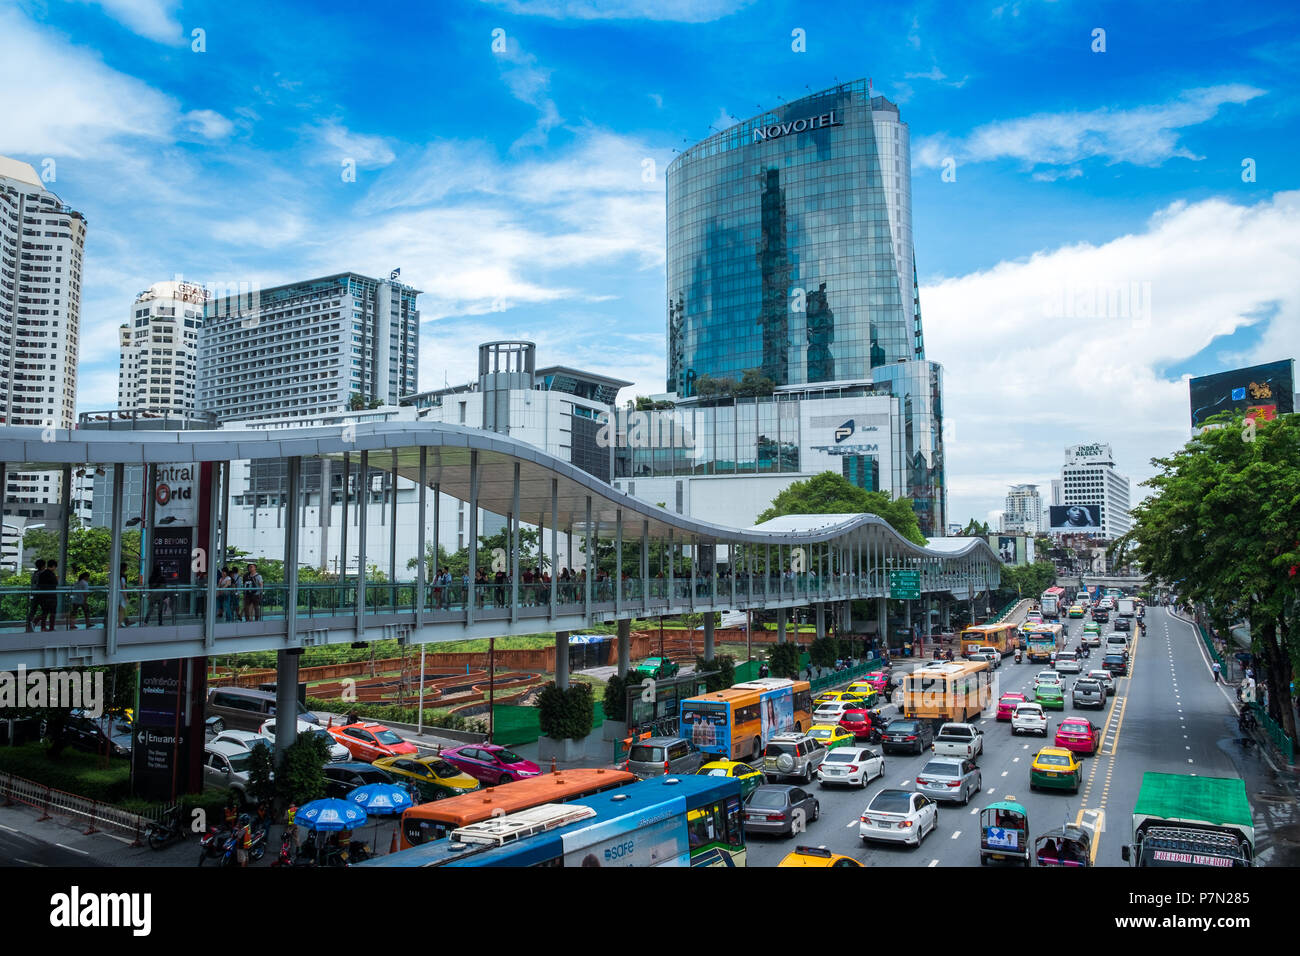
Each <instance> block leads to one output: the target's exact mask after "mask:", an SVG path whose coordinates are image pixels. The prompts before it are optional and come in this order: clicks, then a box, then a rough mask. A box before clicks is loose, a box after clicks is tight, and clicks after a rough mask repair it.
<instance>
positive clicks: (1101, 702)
mask: <svg viewBox="0 0 1300 956" xmlns="http://www.w3.org/2000/svg"><path fill="white" fill-rule="evenodd" d="M1070 702H1071V703H1072V704H1074V706H1075V707H1105V706H1106V688H1105V687H1103V686H1102V684H1101V681H1098V680H1096V679H1094V678H1092V677H1080V678H1079V679H1078V680H1077V681H1075V682H1074V686H1073V687H1072V688H1070Z"/></svg>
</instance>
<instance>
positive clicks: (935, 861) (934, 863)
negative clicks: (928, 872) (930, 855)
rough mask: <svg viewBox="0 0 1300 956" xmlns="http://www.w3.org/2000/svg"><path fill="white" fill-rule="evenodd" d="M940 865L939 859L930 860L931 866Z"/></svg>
mask: <svg viewBox="0 0 1300 956" xmlns="http://www.w3.org/2000/svg"><path fill="white" fill-rule="evenodd" d="M938 865H939V861H938V860H931V861H930V866H938Z"/></svg>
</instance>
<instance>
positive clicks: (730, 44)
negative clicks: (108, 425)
mask: <svg viewBox="0 0 1300 956" xmlns="http://www.w3.org/2000/svg"><path fill="white" fill-rule="evenodd" d="M1298 21H1300V14H1297V13H1295V12H1292V11H1290V10H1288V9H1287V8H1286V7H1285V6H1284V5H1273V4H1263V3H1259V4H1256V3H1237V4H1234V5H1233V6H1232V8H1231V11H1230V12H1225V11H1224V8H1223V7H1222V5H1211V4H1208V3H1179V4H1177V5H1168V4H1155V3H1151V4H1133V3H1122V4H1119V3H1117V4H1078V3H1070V2H1064V0H1062V2H1035V0H1007V2H984V3H980V2H974V3H968V4H938V3H935V4H914V5H897V6H894V7H890V8H884V7H880V6H877V5H866V4H862V3H836V2H818V3H795V2H779V0H778V2H745V0H665V2H651V0H610V2H601V0H482V2H475V0H460V2H457V0H436V2H431V3H414V2H412V3H397V2H378V3H370V4H356V3H351V2H349V3H342V2H338V0H326V2H312V3H308V2H301V3H276V4H273V5H272V4H265V3H258V4H253V3H247V2H243V0H226V2H221V3H215V2H184V3H182V2H179V0H39V2H38V0H16V2H8V3H0V89H4V90H5V92H6V101H7V106H6V111H5V112H4V113H0V153H3V154H5V155H9V156H13V157H16V158H19V159H23V160H26V161H28V162H30V163H32V164H33V165H34V166H36V167H37V168H38V169H40V168H42V164H43V163H44V162H45V161H46V160H50V159H52V160H53V161H54V167H53V168H54V169H55V170H56V178H55V181H54V182H53V183H51V184H50V185H51V188H53V189H54V191H55V192H57V193H59V195H60V196H61V197H62V198H63V199H64V201H65V202H68V203H69V204H71V205H73V206H74V207H76V208H78V209H81V210H82V211H84V212H85V213H86V215H87V217H88V219H89V233H88V242H87V250H86V256H87V265H86V274H85V288H84V293H83V300H84V304H83V313H82V326H83V336H82V342H83V352H82V363H81V369H80V384H79V401H80V404H81V406H82V407H83V408H90V407H105V406H107V405H111V404H113V402H114V401H115V397H116V375H117V346H116V333H115V329H116V327H117V326H118V325H119V324H120V323H121V322H122V321H124V320H125V318H126V316H127V312H128V309H129V306H130V302H131V299H132V297H133V296H134V295H135V293H137V292H138V291H140V290H142V289H144V288H146V287H148V286H149V285H150V284H152V283H153V282H155V281H159V280H161V279H168V278H172V277H174V276H175V275H177V274H180V275H183V276H184V277H186V278H188V279H193V280H197V281H200V282H205V281H212V282H237V281H246V282H247V281H251V282H258V283H260V284H262V285H263V286H269V285H273V284H277V283H280V282H284V281H290V280H293V279H298V278H304V277H308V276H315V275H322V274H327V273H330V272H335V271H342V270H345V269H356V270H359V271H362V272H366V273H369V274H386V273H387V272H388V270H390V269H392V268H395V267H399V266H400V267H401V269H402V278H403V279H404V280H406V281H408V282H411V283H412V284H414V285H416V286H417V287H418V288H421V289H423V290H425V295H424V296H423V297H422V299H421V306H422V310H423V313H424V318H425V322H424V325H423V328H422V332H421V335H422V361H421V367H420V385H421V387H423V388H433V387H438V386H441V385H442V384H443V382H444V378H445V379H446V380H449V381H451V382H456V381H464V380H466V379H467V378H468V377H469V376H470V375H471V373H472V363H473V361H474V351H473V348H474V346H475V345H477V343H478V342H480V341H484V340H486V339H489V338H501V337H527V338H532V339H535V340H536V341H537V342H538V343H539V347H540V350H541V355H540V356H539V358H540V360H541V361H542V362H544V363H549V362H564V363H566V364H572V365H578V366H584V367H590V368H592V369H594V370H599V371H604V372H608V373H611V374H615V375H619V376H621V377H624V378H628V379H632V380H634V381H635V382H636V383H637V385H638V388H637V389H636V391H639V392H651V391H657V390H660V389H662V387H663V385H662V383H663V379H664V310H663V301H664V295H665V292H664V209H663V169H664V168H665V166H666V165H667V163H668V162H669V161H671V159H672V156H673V150H674V149H675V148H681V147H683V146H685V145H687V144H689V143H692V142H695V141H697V140H699V139H702V138H704V137H705V136H707V135H709V134H710V132H711V129H710V127H711V126H712V127H717V128H721V127H724V126H726V125H729V124H731V123H733V122H736V121H738V120H741V119H745V118H747V117H749V116H751V115H753V114H755V113H758V112H760V111H762V110H763V109H766V108H770V107H772V106H774V105H777V104H779V103H780V101H781V98H784V99H787V100H789V99H795V98H797V97H798V96H800V95H801V94H804V93H806V92H808V91H809V90H818V89H822V88H824V87H827V86H830V85H832V84H833V83H834V82H835V81H836V80H837V79H838V80H841V81H842V80H848V79H854V78H857V77H862V76H869V77H871V78H872V79H873V81H874V84H875V88H876V90H877V92H880V93H883V94H885V95H886V96H889V97H890V98H891V99H893V100H895V101H896V102H898V103H899V105H900V108H901V110H902V116H903V119H904V120H905V121H906V122H907V123H908V124H909V126H910V128H911V131H912V138H913V156H912V159H913V177H914V178H913V216H914V233H915V240H916V257H917V266H918V270H919V274H920V277H921V280H922V292H921V305H922V311H923V315H924V317H925V325H926V345H927V352H928V357H930V358H932V359H934V360H937V361H939V362H942V363H944V365H945V369H946V396H947V402H948V438H949V462H948V470H949V480H950V489H951V491H950V507H951V512H952V514H953V517H954V518H956V519H964V518H966V517H968V516H970V515H977V516H979V517H981V518H982V517H985V516H986V515H987V513H988V512H989V511H991V510H994V509H997V508H1000V507H1001V498H1002V495H1003V494H1004V493H1005V487H1006V486H1007V485H1009V484H1012V483H1019V482H1025V481H1037V482H1042V483H1045V482H1046V481H1047V480H1048V479H1049V478H1050V477H1051V476H1052V475H1054V474H1057V473H1058V472H1059V466H1060V462H1061V457H1062V453H1063V449H1064V446H1065V445H1067V444H1072V443H1075V442H1079V441H1091V440H1100V441H1108V442H1111V443H1112V444H1113V445H1114V446H1115V450H1116V453H1117V455H1118V458H1119V462H1120V465H1121V468H1122V469H1123V470H1126V471H1127V472H1128V473H1129V474H1131V475H1132V476H1133V477H1134V479H1135V481H1136V480H1140V479H1142V478H1144V477H1146V476H1147V475H1149V474H1150V472H1151V468H1150V466H1149V464H1148V459H1149V458H1150V457H1152V456H1154V455H1161V454H1165V453H1167V452H1169V451H1170V450H1172V449H1173V448H1175V447H1177V446H1178V445H1179V444H1180V443H1181V442H1182V441H1183V440H1185V438H1186V436H1187V428H1188V423H1187V414H1188V413H1187V392H1186V385H1185V384H1183V382H1182V380H1181V379H1182V377H1183V376H1186V375H1189V374H1201V373H1205V372H1209V371H1214V370H1218V369H1221V368H1224V367H1229V366H1231V365H1234V364H1249V363H1251V362H1255V361H1266V360H1273V359H1277V358H1286V357H1293V356H1296V354H1297V352H1300V347H1298V346H1300V288H1298V286H1300V280H1297V276H1300V217H1297V215H1296V212H1297V211H1300V195H1298V194H1297V193H1296V192H1295V190H1296V189H1297V187H1298V185H1300V184H1298V183H1297V177H1298V175H1300V174H1298V173H1297V168H1298V167H1297V164H1296V162H1295V160H1294V157H1295V156H1296V155H1297V153H1298V152H1300V142H1297V124H1296V116H1297V110H1298V108H1300V83H1297V82H1296V80H1297V77H1296V66H1295V64H1296V63H1297V62H1300V31H1298V30H1297V25H1298ZM1096 29H1102V30H1104V31H1105V50H1104V52H1094V51H1093V49H1092V47H1093V46H1094V45H1095V44H1096V40H1095V39H1094V30H1096ZM796 30H798V31H802V35H803V38H804V45H805V50H804V51H802V52H796V51H795V50H793V49H792V44H793V42H794V38H793V36H792V34H793V32H794V31H796ZM195 31H201V32H199V33H196V32H195ZM498 31H499V32H498ZM494 41H496V45H497V47H498V49H497V50H495V51H494V49H493V46H494ZM196 46H202V47H203V49H202V50H196V49H195V47H196ZM501 47H503V49H502V48H501ZM11 104H12V105H11ZM947 159H951V160H953V162H955V164H956V165H955V169H956V173H957V175H956V180H955V181H953V182H946V181H944V179H943V177H942V175H941V174H942V171H943V164H944V161H945V160H947ZM1248 159H1249V160H1253V168H1254V171H1255V177H1254V181H1253V182H1246V181H1243V166H1242V163H1243V161H1245V160H1248ZM345 163H350V164H351V165H352V166H354V167H355V171H356V175H355V181H345V179H346V177H345V176H344V175H343V173H344V171H345V166H344V164H345ZM1116 290H1120V291H1123V292H1125V293H1131V295H1129V296H1128V297H1127V298H1128V305H1127V306H1126V307H1121V308H1119V309H1118V310H1117V309H1115V308H1110V309H1108V310H1100V311H1104V312H1107V314H1093V313H1087V304H1088V303H1089V302H1091V301H1092V300H1093V299H1094V298H1098V297H1099V298H1100V300H1101V301H1102V302H1105V301H1106V298H1107V293H1114V292H1115V291H1116ZM1112 299H1113V295H1112ZM1144 303H1145V305H1144ZM1085 313H1086V314H1085ZM1136 491H1138V489H1137V488H1135V492H1136Z"/></svg>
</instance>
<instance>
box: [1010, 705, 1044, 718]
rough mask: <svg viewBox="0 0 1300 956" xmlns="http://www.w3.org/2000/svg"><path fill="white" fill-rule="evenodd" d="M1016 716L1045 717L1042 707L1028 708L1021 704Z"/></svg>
mask: <svg viewBox="0 0 1300 956" xmlns="http://www.w3.org/2000/svg"><path fill="white" fill-rule="evenodd" d="M1016 716H1017V717H1041V716H1043V709H1042V708H1041V707H1026V706H1025V705H1024V704H1021V705H1020V706H1019V707H1017V708H1016Z"/></svg>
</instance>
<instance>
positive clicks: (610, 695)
mask: <svg viewBox="0 0 1300 956" xmlns="http://www.w3.org/2000/svg"><path fill="white" fill-rule="evenodd" d="M628 683H629V681H628V679H627V678H626V677H619V676H618V675H617V674H611V675H610V678H609V680H608V681H607V682H606V684H605V698H604V700H603V701H602V705H603V707H604V708H605V719H606V720H617V721H620V722H621V721H624V720H626V719H627V686H628Z"/></svg>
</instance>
